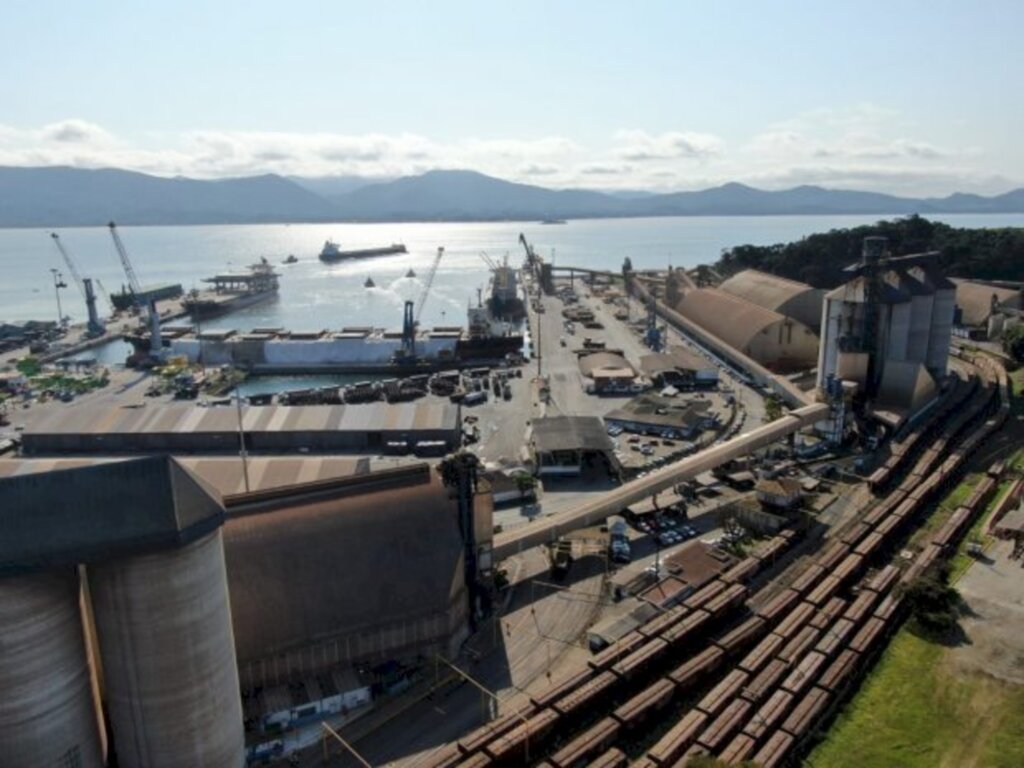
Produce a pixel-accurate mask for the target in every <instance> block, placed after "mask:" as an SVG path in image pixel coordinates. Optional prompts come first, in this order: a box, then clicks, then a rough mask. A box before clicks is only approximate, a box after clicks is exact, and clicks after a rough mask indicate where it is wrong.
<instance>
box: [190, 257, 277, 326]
mask: <svg viewBox="0 0 1024 768" xmlns="http://www.w3.org/2000/svg"><path fill="white" fill-rule="evenodd" d="M278 277H279V275H278V274H277V273H276V272H275V271H274V268H273V267H272V266H271V265H270V263H269V262H268V261H267V260H266V259H265V258H264V259H260V261H259V262H258V263H256V264H253V265H251V266H250V267H249V270H248V271H247V272H242V273H224V274H219V275H214V276H213V277H207V278H204V279H203V282H204V283H209V284H211V285H212V286H213V288H211V289H207V290H205V291H193V292H191V293H190V294H189V295H188V296H186V297H185V299H184V300H183V301H182V307H183V308H184V309H185V311H186V312H188V313H189V314H190V315H191V316H192V317H193V318H196V319H200V320H201V319H204V318H208V317H217V316H218V315H223V314H225V313H227V312H231V311H232V310H235V309H241V308H242V307H248V306H250V305H252V304H257V303H259V302H261V301H266V300H267V299H270V298H273V297H274V296H276V295H277V290H278V287H279V284H278Z"/></svg>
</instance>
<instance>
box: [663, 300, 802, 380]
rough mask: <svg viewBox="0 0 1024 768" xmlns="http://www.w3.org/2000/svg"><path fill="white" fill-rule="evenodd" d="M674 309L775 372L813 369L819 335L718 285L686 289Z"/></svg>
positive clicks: (799, 323) (795, 321)
mask: <svg viewBox="0 0 1024 768" xmlns="http://www.w3.org/2000/svg"><path fill="white" fill-rule="evenodd" d="M675 310H676V311H677V312H678V313H679V314H680V315H682V316H683V317H685V318H686V319H687V320H690V321H691V322H693V323H696V324H697V325H699V326H701V327H702V328H704V329H705V330H706V331H708V332H709V333H711V334H713V335H715V336H716V337H718V338H719V339H721V340H722V341H723V342H725V343H726V344H728V345H729V346H730V347H732V348H733V349H736V350H739V351H740V352H742V353H743V354H745V355H747V356H748V357H750V358H752V359H753V360H755V361H757V362H758V363H760V364H761V365H763V366H765V367H766V368H770V369H772V370H773V371H776V372H791V371H800V370H806V369H808V368H812V367H813V366H814V361H815V359H816V358H817V354H818V338H817V336H816V335H815V333H814V331H812V330H811V329H810V328H808V327H807V326H806V325H804V324H803V323H801V322H798V321H797V320H793V319H791V318H788V317H786V316H785V315H782V314H779V313H778V312H775V311H773V310H770V309H765V308H764V307H761V306H758V305H757V304H754V303H752V302H750V301H747V300H746V299H742V298H739V297H738V296H734V295H732V294H731V293H726V292H725V291H722V290H719V289H717V288H699V289H697V290H695V291H687V292H686V293H685V295H684V296H683V298H682V300H681V301H680V302H679V303H678V304H676V306H675Z"/></svg>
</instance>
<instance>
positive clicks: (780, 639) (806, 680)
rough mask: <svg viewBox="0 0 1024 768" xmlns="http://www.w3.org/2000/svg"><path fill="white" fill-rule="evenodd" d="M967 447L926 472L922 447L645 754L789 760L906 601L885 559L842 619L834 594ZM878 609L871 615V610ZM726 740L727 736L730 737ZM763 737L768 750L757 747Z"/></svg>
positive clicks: (662, 758)
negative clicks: (759, 637)
mask: <svg viewBox="0 0 1024 768" xmlns="http://www.w3.org/2000/svg"><path fill="white" fill-rule="evenodd" d="M993 394H994V393H993ZM990 399H991V398H986V397H983V398H981V402H980V403H979V402H975V403H973V404H972V406H971V407H970V408H968V409H967V410H966V411H962V412H961V415H960V416H958V417H957V418H955V419H954V423H953V424H952V425H951V426H949V427H947V428H944V429H943V430H942V433H941V437H942V438H945V439H944V441H943V443H942V445H943V447H945V446H946V445H948V444H949V441H950V440H952V438H954V437H955V436H956V435H957V434H959V432H960V430H961V429H963V428H964V427H966V426H967V425H968V424H969V423H971V422H973V421H974V420H976V419H977V417H978V415H979V414H980V413H983V412H984V411H985V410H986V409H987V408H988V407H989V404H990ZM988 426H989V424H988V423H986V425H985V427H986V429H984V430H983V432H987V431H988V430H987V427H988ZM972 437H974V436H972ZM965 455H966V454H962V455H961V456H958V457H954V458H955V460H954V461H953V462H951V463H950V464H948V465H947V464H945V463H944V464H943V465H942V468H941V469H940V471H939V473H938V474H937V475H931V476H929V477H927V478H924V477H922V475H923V473H924V471H926V470H930V469H931V468H932V466H933V465H934V464H936V463H937V462H938V460H939V458H940V457H941V453H939V452H937V451H925V452H924V454H923V455H922V456H921V458H920V459H919V460H918V462H917V463H916V464H915V467H914V471H912V472H911V473H910V474H909V475H908V477H907V478H906V479H905V480H904V481H903V483H901V485H900V488H899V491H900V493H897V494H895V497H894V498H892V499H891V500H887V501H886V502H883V503H884V506H883V507H882V509H883V512H882V513H880V514H875V515H874V517H873V519H872V520H871V523H870V524H865V523H863V522H862V523H861V524H860V525H859V526H857V530H856V531H855V532H854V533H853V534H852V535H849V536H847V537H846V538H845V539H842V538H841V539H839V540H838V541H833V542H832V543H831V544H830V545H829V546H827V547H826V548H825V549H824V550H823V551H822V552H821V553H820V554H819V556H818V558H817V561H816V562H815V563H813V564H812V565H811V566H809V567H808V568H807V569H805V571H804V573H803V574H801V576H800V577H798V579H797V580H796V581H795V582H794V583H793V584H792V585H791V586H790V590H791V591H792V590H794V588H795V591H803V590H807V591H806V592H805V594H804V600H803V601H802V602H800V603H799V604H797V605H796V606H795V607H793V608H792V609H790V611H789V614H788V615H787V616H786V618H785V619H784V620H783V621H782V622H781V623H780V625H779V627H778V628H777V629H776V630H775V632H773V633H772V635H769V638H768V639H766V640H764V641H762V643H760V644H759V645H758V647H756V648H755V649H754V650H753V651H751V652H750V653H749V654H748V656H747V657H745V658H744V659H743V660H742V661H741V662H740V664H739V665H738V667H737V669H735V670H733V671H732V672H730V673H729V674H728V675H727V676H726V677H725V678H724V679H723V680H722V682H721V683H720V684H719V685H718V686H716V688H714V689H712V691H711V692H710V693H709V694H708V696H706V697H705V699H703V700H702V701H701V703H699V704H698V705H697V706H696V707H695V708H694V710H692V711H691V712H690V713H688V714H687V715H686V716H685V717H684V718H683V719H682V720H680V721H679V723H677V724H676V726H675V727H674V728H673V729H672V730H670V731H669V733H668V734H666V736H665V737H664V738H663V739H661V740H660V741H659V742H658V743H657V744H656V745H655V746H654V747H653V748H652V749H651V750H649V751H648V753H647V758H646V759H647V761H648V762H649V763H650V764H652V765H656V766H665V765H672V764H674V763H675V761H677V760H679V761H685V759H686V758H688V757H689V756H692V755H693V754H695V753H707V754H716V753H717V754H719V755H720V757H722V758H726V759H728V760H742V759H747V758H749V757H751V756H753V757H754V759H755V761H756V762H760V763H762V764H767V765H774V764H778V763H779V762H781V761H782V760H784V759H785V756H786V754H787V753H788V752H789V750H790V748H791V747H792V745H793V744H795V743H797V742H798V741H799V740H800V739H801V738H803V737H804V736H805V735H806V733H807V732H808V730H809V728H810V725H811V724H812V723H813V722H814V721H815V720H817V719H818V718H819V717H820V716H821V714H822V713H823V712H824V711H826V710H827V709H828V708H829V705H830V702H831V701H832V699H833V698H835V697H836V695H837V694H838V693H841V692H842V687H843V686H844V685H846V684H847V683H848V681H849V680H850V678H851V677H852V676H853V674H854V673H855V672H857V670H858V669H860V668H863V667H865V663H864V662H865V661H866V660H868V659H869V658H870V655H871V653H872V652H873V651H874V650H875V649H876V648H877V646H878V645H879V643H880V642H881V640H882V639H884V637H885V635H886V634H887V632H889V631H891V630H892V628H893V627H894V626H895V623H896V621H897V620H898V618H899V608H900V605H901V602H902V601H901V598H898V597H896V596H895V595H891V594H888V593H889V592H890V591H891V590H892V588H893V586H894V584H895V583H896V581H897V579H898V578H899V575H900V571H899V569H898V568H896V567H895V566H892V565H890V566H886V567H885V568H883V569H881V570H880V571H878V572H877V573H876V574H875V575H874V576H873V577H872V578H871V579H870V580H865V582H864V583H863V584H862V586H861V589H860V590H858V593H857V597H856V598H855V599H854V601H853V602H852V603H851V604H850V605H849V607H848V608H847V611H846V613H844V614H843V615H842V616H841V617H839V618H835V614H836V613H837V610H838V608H839V607H841V606H844V605H846V603H845V601H843V599H842V598H841V597H839V596H838V595H837V594H836V593H837V592H839V591H840V590H841V589H842V587H843V585H844V583H845V582H846V581H847V580H848V579H849V577H850V576H852V575H854V574H856V573H858V572H859V571H860V570H861V569H862V568H863V566H864V564H865V561H866V560H868V559H870V558H871V557H872V556H873V555H875V554H877V553H878V552H880V551H882V550H883V549H885V548H887V546H886V545H887V544H891V543H892V542H893V540H894V539H895V538H896V537H897V535H898V533H899V531H898V527H899V523H901V522H902V521H903V520H904V519H908V520H909V519H910V518H911V517H912V516H913V515H914V514H916V513H917V512H918V511H919V510H920V509H921V508H922V507H923V506H924V504H925V502H926V501H927V500H928V499H929V498H930V496H931V495H932V494H933V493H934V492H936V491H937V490H938V489H939V488H940V487H941V486H942V485H943V484H944V483H945V481H946V477H945V474H946V472H948V471H956V470H957V469H958V468H959V466H960V464H961V463H962V461H963V458H964V456H965ZM943 470H945V472H944V471H943ZM994 482H995V481H994V480H991V479H986V481H982V483H981V484H980V485H979V487H978V488H977V489H976V490H975V492H974V493H973V494H972V496H971V497H970V498H969V500H968V501H969V502H970V503H971V507H972V509H973V508H976V507H977V506H980V504H981V503H982V502H983V501H984V499H985V498H986V496H987V494H988V493H989V492H990V491H991V487H992V486H994ZM876 509H877V508H876ZM969 518H970V514H969V513H968V512H961V513H960V514H958V515H955V516H954V517H953V518H951V520H950V521H949V522H947V523H946V524H945V525H944V526H943V527H942V528H941V529H940V531H939V532H938V533H937V534H936V538H941V541H939V542H936V541H935V540H934V539H933V541H932V542H931V543H930V544H929V546H928V547H926V548H925V549H924V550H923V551H922V552H921V553H920V554H919V555H918V557H917V558H916V559H915V562H914V564H913V565H912V566H911V568H910V569H908V573H909V572H910V571H915V572H918V573H920V572H923V571H924V570H926V569H927V568H928V567H929V566H930V565H931V563H933V562H934V561H935V559H937V557H938V556H939V555H940V554H941V551H942V546H944V545H945V544H946V543H948V542H949V541H950V540H952V539H953V538H955V536H956V535H957V534H958V533H962V531H963V530H964V527H965V526H966V523H967V520H968V519H969ZM893 521H895V524H894V522H893ZM815 609H817V610H818V611H820V612H821V614H822V615H823V619H822V623H821V625H819V627H816V626H814V624H813V622H812V619H811V614H812V613H813V612H814V610H815ZM872 609H874V611H875V612H874V614H871V613H870V612H871V611H872ZM869 616H870V618H869ZM822 625H823V626H827V627H829V629H828V631H827V632H822V631H821V629H820V626H822ZM815 643H816V644H815ZM812 644H813V646H812ZM787 648H788V653H787ZM773 656H774V658H773ZM758 670H760V671H759V672H758ZM755 673H756V675H755ZM744 700H745V701H744ZM759 701H764V702H765V703H764V704H763V705H762V707H761V709H760V710H758V712H757V713H756V714H755V715H754V716H753V717H752V718H748V717H747V712H748V709H749V707H750V706H752V705H755V704H757V703H758V702H759ZM769 702H770V703H769ZM789 704H792V705H793V708H792V712H791V714H790V715H789V717H788V718H787V719H786V720H785V721H784V722H783V723H782V724H781V725H779V728H778V732H777V733H773V734H771V735H768V733H767V731H768V729H769V726H770V725H771V724H772V723H773V722H774V720H773V718H781V717H782V714H783V713H784V712H786V711H788V705H789ZM762 710H763V711H762ZM696 713H700V714H699V715H698V714H696ZM700 715H703V717H701V716H700ZM747 721H749V722H753V723H754V725H753V726H750V727H749V728H748V729H746V730H744V731H743V732H742V733H740V732H739V731H740V725H741V724H742V723H743V722H747ZM762 739H763V742H762ZM726 741H728V744H724V742H726ZM761 743H763V747H762V749H761V750H760V751H758V752H757V753H756V754H755V750H756V749H757V747H758V745H759V744H761Z"/></svg>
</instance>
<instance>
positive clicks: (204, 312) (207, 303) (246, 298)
mask: <svg viewBox="0 0 1024 768" xmlns="http://www.w3.org/2000/svg"><path fill="white" fill-rule="evenodd" d="M276 296H277V291H258V292H255V293H246V294H241V295H237V296H228V297H223V299H221V300H218V299H202V298H200V299H196V300H190V299H185V301H184V302H182V307H183V308H184V309H185V311H186V312H188V314H189V315H190V316H191V317H192V318H194V319H196V320H205V319H207V318H211V317H219V316H221V315H226V314H227V313H229V312H233V311H235V310H236V309H242V308H243V307H251V306H252V305H253V304H261V303H263V302H265V301H269V300H270V299H273V298H275V297H276Z"/></svg>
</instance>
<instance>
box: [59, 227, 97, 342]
mask: <svg viewBox="0 0 1024 768" xmlns="http://www.w3.org/2000/svg"><path fill="white" fill-rule="evenodd" d="M50 237H51V238H52V239H53V244H54V245H55V246H57V250H58V251H59V252H60V255H61V258H62V259H64V265H65V266H66V267H67V268H68V274H70V275H71V279H72V280H73V281H74V283H75V286H76V287H77V288H78V292H79V293H80V294H82V299H84V300H85V307H86V310H87V311H88V317H89V321H88V325H87V326H86V327H87V329H88V332H89V335H90V336H100V335H102V334H103V333H104V332H105V331H106V328H104V327H103V323H102V322H100V318H99V315H98V314H97V312H96V294H95V293H93V290H92V280H90V279H89V278H84V279H83V278H82V276H81V275H80V274H79V272H78V267H77V266H76V265H75V261H74V259H72V258H71V254H70V253H69V252H68V249H67V248H65V247H64V243H63V242H61V239H60V235H58V234H57V233H56V232H51V233H50Z"/></svg>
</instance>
